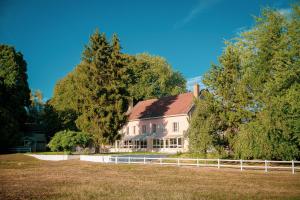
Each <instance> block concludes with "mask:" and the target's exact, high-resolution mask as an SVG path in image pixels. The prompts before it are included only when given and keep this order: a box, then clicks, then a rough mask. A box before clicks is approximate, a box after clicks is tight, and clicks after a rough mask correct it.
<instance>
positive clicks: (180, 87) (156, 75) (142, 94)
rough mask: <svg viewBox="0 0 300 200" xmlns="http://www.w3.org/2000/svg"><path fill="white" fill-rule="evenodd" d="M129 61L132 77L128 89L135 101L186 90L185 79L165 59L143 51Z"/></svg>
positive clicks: (175, 93)
mask: <svg viewBox="0 0 300 200" xmlns="http://www.w3.org/2000/svg"><path fill="white" fill-rule="evenodd" d="M130 61H131V62H130V69H131V71H132V74H133V77H132V83H131V84H130V87H129V89H130V95H131V97H133V98H134V100H135V101H139V100H144V99H150V98H160V97H164V96H170V95H177V94H180V93H184V92H186V80H185V79H184V77H183V76H182V75H181V73H179V72H177V71H173V69H172V67H171V65H170V64H169V63H168V62H167V61H166V59H164V58H162V57H160V56H151V55H149V54H147V53H143V54H138V55H136V56H132V57H131V60H130Z"/></svg>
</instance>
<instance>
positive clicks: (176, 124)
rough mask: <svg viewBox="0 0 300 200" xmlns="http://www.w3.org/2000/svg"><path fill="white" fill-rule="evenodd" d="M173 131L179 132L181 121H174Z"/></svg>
mask: <svg viewBox="0 0 300 200" xmlns="http://www.w3.org/2000/svg"><path fill="white" fill-rule="evenodd" d="M173 132H179V122H173Z"/></svg>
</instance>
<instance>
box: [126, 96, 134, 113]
mask: <svg viewBox="0 0 300 200" xmlns="http://www.w3.org/2000/svg"><path fill="white" fill-rule="evenodd" d="M132 109H133V99H130V100H129V105H128V110H127V113H128V114H129V113H131V111H132Z"/></svg>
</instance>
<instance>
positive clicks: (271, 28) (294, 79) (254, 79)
mask: <svg viewBox="0 0 300 200" xmlns="http://www.w3.org/2000/svg"><path fill="white" fill-rule="evenodd" d="M299 13H300V12H299V6H295V7H294V11H293V13H292V14H291V16H290V17H286V16H283V15H281V14H280V13H279V12H277V11H275V10H272V9H265V10H264V11H263V12H262V15H261V17H257V18H256V25H255V26H254V27H253V28H252V29H250V30H249V31H246V32H244V33H243V34H241V35H240V37H239V38H237V39H235V40H233V41H232V42H228V43H226V45H227V46H226V48H225V50H224V52H223V54H222V55H221V57H220V59H219V64H218V65H213V66H212V68H211V69H210V71H209V72H208V73H207V74H206V75H205V77H204V83H205V84H206V85H207V88H208V90H209V91H210V93H211V94H213V99H214V100H213V102H216V104H217V105H218V107H219V108H220V109H218V110H217V111H214V112H213V113H212V114H213V115H215V118H217V119H218V120H219V123H220V124H221V126H218V127H217V129H215V130H214V131H213V132H214V133H218V134H222V135H224V140H223V141H222V140H220V142H221V143H222V145H223V146H224V148H228V149H229V150H230V152H231V153H232V154H233V155H234V156H235V157H237V158H244V159H247V158H248V159H249V158H259V159H296V158H299V157H300V145H299V144H300V143H299V140H300V131H299V124H300V120H299V114H300V103H299V99H300V93H299V89H300V78H299V77H300V68H299V66H300V65H299V62H300V59H299V58H300V57H299V38H300V35H299V33H300V30H299V29H300V28H299V24H300V23H299V22H300V17H299V16H300V15H299ZM209 103H210V102H207V101H203V104H207V105H206V107H207V106H209V105H210V104H209ZM202 106H203V105H202ZM204 107H205V106H204ZM196 110H197V109H196ZM199 113H200V114H199ZM199 113H198V114H197V115H196V116H195V118H198V119H199V120H198V123H199V124H202V123H204V124H205V122H206V119H203V118H201V115H203V113H202V114H201V112H199ZM193 117H194V116H193ZM212 124H213V123H212ZM215 145H216V144H215ZM217 145H219V144H217Z"/></svg>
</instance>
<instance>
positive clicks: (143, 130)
mask: <svg viewBox="0 0 300 200" xmlns="http://www.w3.org/2000/svg"><path fill="white" fill-rule="evenodd" d="M146 132H147V127H146V125H143V126H142V133H146Z"/></svg>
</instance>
